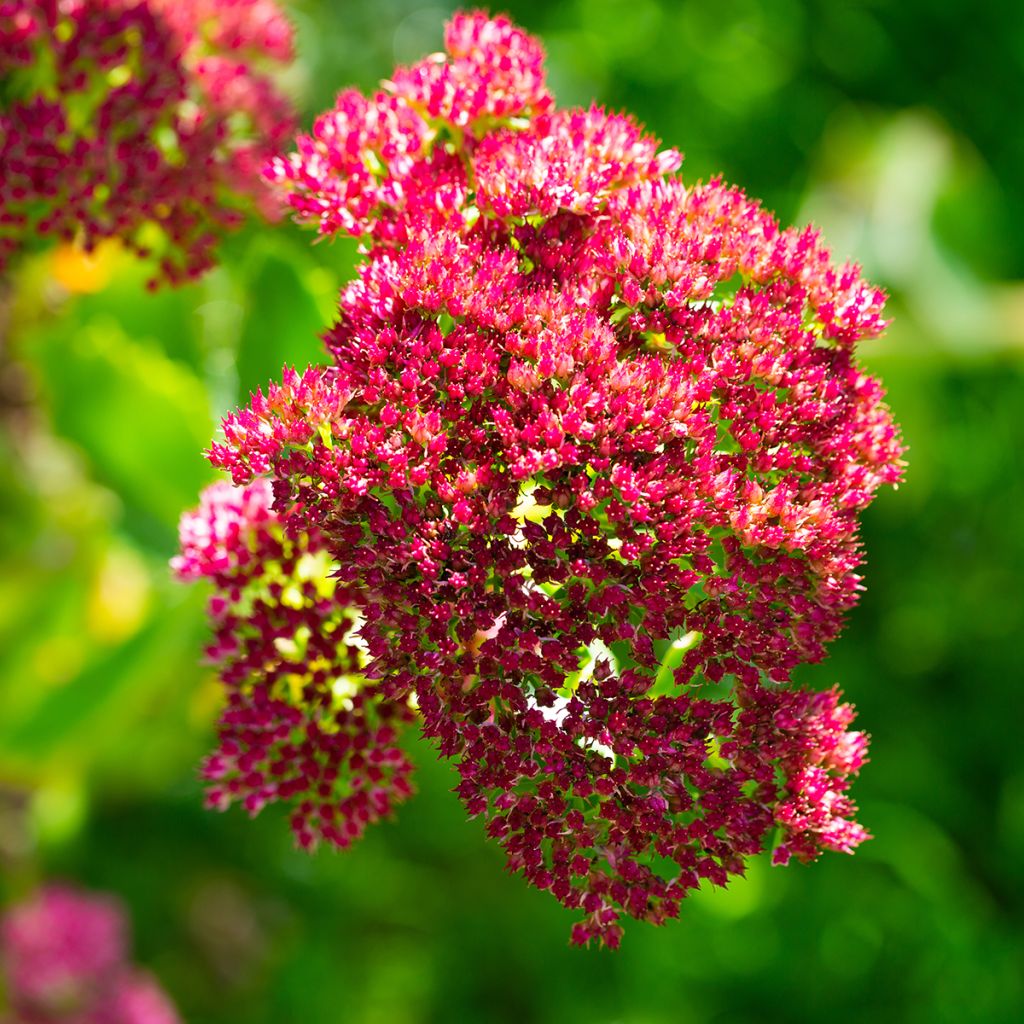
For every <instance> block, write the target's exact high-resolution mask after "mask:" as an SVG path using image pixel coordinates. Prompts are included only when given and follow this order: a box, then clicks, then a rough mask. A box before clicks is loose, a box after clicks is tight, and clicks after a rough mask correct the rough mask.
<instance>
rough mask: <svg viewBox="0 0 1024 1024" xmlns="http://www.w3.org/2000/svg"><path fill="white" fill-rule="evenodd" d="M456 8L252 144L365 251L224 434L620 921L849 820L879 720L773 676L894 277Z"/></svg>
mask: <svg viewBox="0 0 1024 1024" xmlns="http://www.w3.org/2000/svg"><path fill="white" fill-rule="evenodd" d="M446 38H447V47H448V54H447V56H446V57H432V58H428V59H427V60H426V61H424V62H422V63H421V64H419V65H416V66H414V67H413V68H411V69H405V70H402V71H399V72H398V73H397V74H396V75H395V77H394V80H393V82H392V83H386V84H385V86H384V88H383V89H382V90H381V91H380V92H379V93H377V94H376V95H375V96H373V97H372V98H369V99H367V98H364V97H362V96H359V95H358V94H357V93H355V92H351V91H348V92H344V93H342V95H341V96H340V97H339V99H338V103H337V106H336V108H335V109H334V110H332V111H330V112H328V113H326V114H324V115H322V116H321V118H320V119H319V120H318V121H317V123H316V125H315V126H314V129H313V132H312V134H311V135H310V136H305V137H301V138H300V139H299V140H298V146H297V151H296V152H295V153H294V154H293V155H292V156H291V157H290V158H288V159H280V160H278V161H277V162H276V163H275V164H274V165H273V167H272V169H271V175H272V177H273V178H274V179H275V180H276V181H277V182H278V183H279V185H280V186H281V187H282V188H283V189H284V190H285V192H286V193H287V195H288V199H289V201H290V203H291V205H292V207H293V208H294V210H295V211H296V213H297V215H298V217H299V218H300V219H302V220H307V221H310V222H312V223H313V224H315V225H316V226H317V228H318V229H319V231H320V232H321V234H325V235H333V234H335V233H338V232H347V233H349V234H352V235H354V236H357V237H358V238H360V239H361V242H362V246H363V251H364V254H365V260H364V262H363V263H362V265H361V266H360V267H359V269H358V274H357V277H356V279H355V280H354V281H353V282H351V283H350V284H349V285H348V286H347V287H346V288H345V289H344V290H343V291H342V294H341V297H340V307H339V314H338V319H337V322H336V323H335V325H334V326H333V327H332V328H331V330H330V331H329V332H328V334H327V335H326V344H327V349H328V354H329V362H328V364H327V365H326V366H324V367H311V368H309V369H308V370H306V371H305V372H304V373H302V374H299V373H296V372H294V371H287V372H286V373H285V375H284V378H283V380H282V382H281V383H280V384H272V385H270V387H269V389H268V390H267V392H266V393H263V392H260V393H258V394H257V395H255V396H254V398H253V400H252V402H251V404H250V406H249V407H248V408H246V409H244V410H241V411H240V412H237V413H234V414H232V415H231V416H229V417H228V418H227V419H226V420H225V422H224V438H223V440H222V441H219V442H217V443H215V444H214V445H213V447H212V449H211V457H212V461H213V462H214V464H215V465H217V466H220V467H222V468H223V469H225V470H227V471H229V472H230V473H231V475H232V477H233V479H234V481H235V484H236V485H238V486H244V487H246V488H252V487H254V486H255V487H263V488H265V490H264V492H263V493H265V494H268V495H269V494H270V488H271V487H272V493H273V497H274V500H273V506H272V507H273V510H274V512H273V514H274V515H275V516H279V517H281V522H282V523H285V524H287V529H288V531H289V533H290V535H294V536H295V537H302V538H305V539H304V540H303V541H302V543H308V544H313V545H314V546H316V548H317V549H318V550H323V551H325V552H326V553H327V554H328V555H329V557H330V560H331V564H332V579H336V580H337V586H338V590H337V591H336V592H335V594H334V595H333V598H332V600H333V610H332V611H326V610H325V612H324V614H325V616H327V619H326V620H329V619H330V615H334V616H342V615H344V614H347V610H348V609H357V611H358V625H357V627H356V628H355V630H354V631H353V633H352V634H351V638H352V642H358V644H359V646H360V649H361V651H362V652H363V655H362V656H363V657H364V658H365V659H366V661H365V664H364V669H365V672H366V675H367V676H368V677H371V678H372V679H373V680H374V683H373V687H374V690H373V692H374V694H375V699H380V700H381V701H387V702H390V703H391V704H392V705H393V706H396V707H401V708H403V709H404V708H406V707H408V705H409V703H410V702H413V703H414V704H415V707H416V708H417V709H418V715H419V720H420V725H421V729H422V731H423V732H424V734H425V735H426V736H427V737H429V738H430V739H432V740H434V741H435V742H436V743H437V745H438V747H439V750H440V752H441V754H442V755H443V756H445V757H448V758H451V759H453V760H454V762H455V765H456V767H457V770H458V773H459V779H460V781H459V784H458V787H457V791H458V794H459V796H460V797H461V799H462V800H463V802H464V803H465V805H466V808H467V810H468V812H469V813H470V814H471V815H480V816H482V817H483V818H484V819H485V821H486V827H487V831H488V832H489V834H490V835H491V836H492V837H494V838H495V839H496V840H497V841H498V842H500V843H501V844H502V846H503V847H504V849H505V851H506V854H507V857H508V863H509V865H510V867H511V868H513V869H515V870H517V871H519V872H521V873H522V874H523V875H524V876H525V877H526V879H527V880H528V881H529V882H530V883H531V884H533V885H534V886H536V887H538V888H540V889H543V890H548V891H550V892H551V893H552V894H553V895H554V896H555V897H556V898H557V899H559V900H560V901H561V902H562V903H563V904H565V905H566V906H567V907H569V908H572V909H574V910H576V911H577V912H578V913H579V914H580V915H581V920H580V922H579V923H578V924H577V925H576V927H575V929H574V930H573V934H572V938H573V941H574V942H578V943H586V942H588V941H589V940H590V939H594V938H596V939H598V940H599V941H601V942H603V943H607V944H610V945H616V944H617V943H618V942H619V939H620V936H621V925H620V924H619V921H620V919H621V917H622V916H623V915H626V916H630V917H634V918H638V919H642V920H646V921H649V922H652V923H655V924H658V923H662V922H663V921H665V920H666V919H667V918H670V917H673V916H675V915H676V914H677V913H678V910H679V904H680V901H681V900H682V899H683V898H684V897H685V896H686V895H687V894H688V893H689V892H690V891H691V890H693V889H694V888H696V887H697V886H698V885H700V884H701V882H702V880H704V879H708V880H710V881H711V882H712V883H714V884H717V885H725V884H726V882H727V881H728V878H729V876H730V875H736V874H742V873H743V870H744V864H745V861H746V859H747V858H748V857H749V856H751V855H754V854H756V853H758V852H759V851H761V850H762V849H763V848H765V846H766V845H771V844H772V843H773V841H774V850H775V853H774V856H775V860H776V861H777V862H780V863H781V862H785V861H786V860H788V859H789V858H790V857H796V858H798V859H800V860H810V859H813V858H814V857H816V856H817V855H818V853H819V852H821V851H822V850H838V851H846V852H848V851H850V850H852V849H853V848H854V847H855V846H856V845H857V844H858V843H859V842H861V841H862V840H863V839H865V838H866V837H867V833H866V832H865V831H864V829H863V828H862V827H861V826H859V825H858V824H856V823H855V822H854V819H853V815H854V812H855V807H854V805H853V803H852V802H851V800H850V799H849V797H848V795H847V789H848V786H849V783H850V779H851V776H852V775H853V774H855V773H856V772H857V770H858V769H859V768H860V766H861V764H862V763H863V761H864V759H865V749H866V739H865V737H864V735H863V734H861V733H857V732H853V731H851V730H850V728H849V726H850V724H851V722H852V720H853V711H852V709H851V708H850V707H849V705H847V704H844V703H842V701H841V698H840V696H839V694H838V692H837V691H831V692H828V693H816V692H812V691H807V690H804V689H801V688H800V687H798V686H796V685H795V684H794V683H793V682H792V679H791V673H792V671H793V669H794V668H795V667H796V666H798V665H799V664H801V663H804V662H809V661H817V660H820V659H821V658H822V657H823V656H824V653H825V648H826V645H827V644H828V642H829V641H831V640H832V639H833V638H834V637H835V636H836V634H837V633H838V632H839V630H840V628H841V625H842V621H843V616H844V614H845V613H846V612H847V611H848V610H849V609H850V608H851V607H852V606H853V604H854V603H855V601H856V599H857V597H858V594H859V591H860V589H861V579H860V576H859V567H860V564H861V561H862V552H861V549H860V544H859V541H858V525H857V520H858V516H859V514H860V512H861V511H862V510H863V509H864V508H865V507H866V506H867V505H868V504H869V503H870V501H871V500H872V498H873V496H874V494H875V492H876V491H877V489H878V488H879V487H880V486H882V485H884V484H895V483H896V482H897V481H898V479H899V477H900V473H901V466H902V463H901V454H902V446H901V443H900V440H899V436H898V433H897V430H896V427H895V426H894V425H893V422H892V419H891V417H890V415H889V412H888V410H887V409H886V407H885V406H884V404H883V403H882V397H883V396H882V389H881V387H880V386H879V384H878V382H877V381H875V380H874V379H873V378H871V377H870V376H868V375H867V374H865V373H864V372H863V371H862V370H861V369H860V367H859V366H858V364H857V362H856V359H855V355H854V350H855V346H856V344H857V343H858V342H859V341H860V340H862V339H864V338H870V337H874V336H876V335H878V334H879V333H880V332H881V331H882V330H883V328H884V326H885V320H884V319H883V314H882V307H883V302H884V296H883V294H882V293H881V292H880V291H878V290H877V289H875V288H873V287H871V286H870V285H868V284H867V283H865V282H864V281H863V280H862V279H861V277H860V275H859V272H858V270H857V268H856V267H854V266H849V265H838V266H837V265H836V264H834V263H833V261H832V259H831V257H830V255H829V253H828V250H827V249H826V248H825V247H824V246H823V244H822V242H821V240H820V239H819V237H818V236H817V234H816V233H815V232H814V231H813V230H810V229H808V230H802V231H801V230H795V229H784V228H782V227H780V226H779V224H778V223H777V222H776V220H775V219H774V218H773V217H772V216H771V215H770V214H769V213H767V212H766V211H764V210H763V209H762V208H761V207H760V206H759V205H758V203H757V202H755V201H753V200H751V199H749V198H747V197H746V196H745V195H744V194H743V192H741V191H740V190H739V189H736V188H733V187H731V186H728V185H726V184H725V183H724V182H722V181H720V180H717V179H715V180H712V181H710V182H708V183H705V184H692V185H689V184H684V182H683V181H682V180H680V179H679V178H677V177H675V176H674V175H673V172H674V171H675V169H676V168H677V167H678V165H679V162H680V158H679V155H678V153H676V152H675V151H674V150H662V149H660V147H659V144H658V142H657V140H656V139H653V138H652V137H650V136H649V135H647V134H646V133H645V132H644V131H643V129H642V128H641V126H639V125H638V124H636V123H635V122H634V121H633V120H631V119H630V118H628V117H626V116H624V115H619V114H610V113H608V112H606V111H603V110H601V109H599V108H590V109H585V110H565V111H558V110H554V109H553V107H552V104H551V100H550V97H549V95H548V93H547V92H546V90H545V87H544V83H543V74H542V68H541V64H540V49H539V47H538V45H537V44H536V43H535V42H533V41H532V40H529V39H528V38H527V37H525V36H523V35H522V33H519V32H518V31H517V30H515V29H513V28H512V27H511V26H509V25H508V23H507V22H505V21H503V20H498V21H490V20H488V19H487V18H486V16H484V15H482V14H472V15H461V16H459V17H457V18H456V20H455V21H454V22H453V23H452V25H451V26H450V27H449V31H448V35H447V37H446ZM254 479H255V480H256V481H257V482H256V483H253V482H252V481H253V480H254ZM260 480H263V481H270V482H271V483H268V482H260ZM223 493H227V492H223ZM242 493H243V494H244V493H250V492H248V491H246V492H242ZM239 500H242V499H239ZM185 557H186V559H188V558H189V555H188V551H187V550H186V556H185ZM249 571H251V570H249ZM218 585H220V584H218ZM327 607H328V606H326V605H325V609H326V608H327ZM326 620H325V621H326ZM307 621H308V622H309V626H310V628H311V629H312V630H313V631H314V633H315V632H316V630H317V626H316V624H315V623H314V622H313V621H312V619H309V620H307ZM245 635H246V634H245V632H244V630H243V631H237V630H235V629H233V628H232V629H229V630H228V631H227V632H226V633H225V632H224V631H223V630H221V631H219V632H218V637H219V638H220V639H219V642H220V643H222V644H228V645H230V644H238V643H239V642H240V640H239V638H242V637H245ZM242 642H244V641H242ZM328 660H329V658H328ZM260 671H262V668H260ZM272 671H273V670H272ZM378 695H379V696H378ZM358 779H359V776H358V775H357V776H356V784H358ZM303 828H304V826H302V825H300V828H299V835H300V839H303V837H304V834H305V833H304V831H303ZM303 841H304V839H303Z"/></svg>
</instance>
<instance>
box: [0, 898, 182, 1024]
mask: <svg viewBox="0 0 1024 1024" xmlns="http://www.w3.org/2000/svg"><path fill="white" fill-rule="evenodd" d="M126 931H127V929H126V926H125V920H124V915H123V913H122V912H121V909H120V907H119V906H118V905H117V904H116V902H115V901H113V900H111V899H109V898H107V897H103V896H92V895H88V894H86V893H82V892H79V891H78V890H76V889H72V888H70V887H67V886H62V885H51V886H47V887H46V888H45V889H43V890H41V891H40V892H39V893H37V894H36V896H35V897H34V898H33V899H32V900H30V901H28V902H26V903H22V904H20V905H19V906H16V907H13V908H12V909H11V910H9V911H8V912H7V914H6V915H5V916H4V917H3V919H2V920H0V968H2V971H3V975H4V978H5V980H6V984H7V995H8V999H9V1002H10V1006H11V1009H12V1010H13V1011H14V1013H15V1016H14V1017H13V1018H12V1021H13V1022H21V1021H24V1022H26V1024H28V1022H32V1024H178V1021H179V1018H178V1014H177V1012H176V1011H175V1009H174V1007H173V1006H172V1005H171V1003H170V1002H169V1000H168V999H167V996H166V995H165V994H164V992H163V990H162V989H161V988H160V986H159V985H157V983H156V982H155V981H154V980H153V979H152V978H150V977H149V975H147V974H145V973H144V972H142V971H139V970H137V969H136V968H134V967H132V966H131V965H130V964H129V963H128V961H127V935H126ZM4 1019H5V1020H7V1019H8V1018H6V1017H5V1018H4Z"/></svg>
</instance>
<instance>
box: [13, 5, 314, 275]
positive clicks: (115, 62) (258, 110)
mask: <svg viewBox="0 0 1024 1024" xmlns="http://www.w3.org/2000/svg"><path fill="white" fill-rule="evenodd" d="M0 53H2V55H0V79H3V80H4V98H3V99H2V100H0V265H2V263H3V261H4V260H6V259H7V258H9V257H10V256H11V255H12V254H13V253H15V252H16V251H18V250H19V249H20V248H22V247H23V246H25V245H26V244H31V242H32V240H33V239H35V238H36V237H40V236H43V237H45V236H52V237H57V238H63V239H66V240H69V241H71V240H76V241H79V242H80V243H81V244H82V245H84V247H85V248H86V249H91V248H93V247H94V246H95V245H96V243H97V242H99V241H100V240H102V239H104V238H111V237H114V238H118V239H120V240H121V241H122V242H123V243H124V244H125V245H127V246H128V247H129V248H130V249H132V250H134V251H135V252H137V253H139V254H140V255H143V256H149V255H153V256H154V257H155V258H156V259H157V260H158V263H159V269H158V273H157V276H156V277H155V278H154V282H153V283H154V284H155V283H156V281H157V280H158V279H160V278H163V279H166V280H168V281H171V282H180V281H183V280H186V279H188V278H192V277H196V276H198V275H199V274H200V273H202V272H203V271H204V270H206V269H208V268H209V267H210V266H212V265H213V259H214V257H213V249H214V246H215V244H216V241H217V238H218V236H219V235H221V234H222V233H223V232H224V231H226V230H229V229H231V228H233V227H235V226H237V225H238V223H239V222H240V220H241V215H242V209H243V205H244V204H243V202H242V201H243V200H245V201H249V202H255V203H256V204H257V205H258V206H259V208H260V209H261V210H262V211H263V212H264V213H265V214H270V213H273V212H274V211H276V209H277V205H276V203H274V202H273V201H272V199H271V196H270V194H269V193H268V191H267V189H266V187H265V185H264V184H263V182H262V181H261V179H260V172H261V170H262V168H263V166H264V164H265V163H266V161H267V160H268V159H269V158H270V157H271V155H273V154H274V153H275V152H277V151H278V150H279V149H280V147H281V146H282V145H283V144H284V143H285V141H286V139H287V138H288V137H289V136H290V134H291V132H292V130H293V126H294V118H293V116H292V112H291V108H290V105H289V103H288V101H287V100H286V99H285V98H284V97H283V96H282V95H281V94H280V92H279V91H278V89H277V87H276V86H275V85H274V84H273V82H272V80H271V78H270V77H269V76H268V73H267V72H268V71H269V70H271V69H272V68H273V67H274V66H276V65H280V64H283V63H284V62H285V61H287V60H289V59H290V57H291V29H290V27H289V25H288V23H287V22H286V21H285V19H284V17H283V15H282V14H281V13H280V11H279V10H278V9H277V7H276V5H275V4H274V3H273V2H272V0H46V2H42V3H38V2H30V0H3V2H0Z"/></svg>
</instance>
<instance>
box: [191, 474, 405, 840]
mask: <svg viewBox="0 0 1024 1024" xmlns="http://www.w3.org/2000/svg"><path fill="white" fill-rule="evenodd" d="M272 500H273V495H272V493H271V489H270V485H269V483H268V482H267V481H266V480H257V481H255V482H254V483H252V484H250V485H249V486H248V487H246V488H244V489H240V488H234V487H232V486H231V485H230V484H227V483H216V484H213V485H211V486H210V487H209V488H207V490H206V491H205V492H204V493H203V496H202V502H201V504H200V506H199V508H198V509H197V510H196V511H195V512H194V513H190V514H188V515H186V516H184V517H183V519H182V524H181V549H182V553H181V555H180V556H179V557H177V558H176V559H174V561H173V563H172V565H173V568H174V569H175V571H176V572H177V573H178V575H179V577H180V578H182V579H185V580H194V579H200V578H203V577H205V578H207V579H209V580H211V581H212V582H213V584H214V587H215V593H214V596H213V597H212V599H211V601H210V607H209V612H210V618H211V620H212V622H213V624H214V629H215V634H216V635H215V639H214V642H213V643H212V644H211V645H210V647H209V649H208V651H207V653H208V655H209V657H210V659H211V661H213V662H214V663H215V664H216V665H217V666H218V667H219V669H220V681H221V683H222V684H223V686H224V687H225V690H226V706H225V708H224V711H223V713H222V714H221V719H220V745H219V747H218V749H217V750H216V751H215V752H214V753H213V754H211V755H210V757H209V758H207V760H206V762H205V764H204V766H203V776H204V777H205V779H206V780H207V781H208V782H209V789H208V793H207V796H208V802H209V804H210V806H212V807H216V808H219V809H221V810H223V809H225V808H227V807H228V806H229V805H230V804H232V803H234V802H238V803H241V804H242V806H243V807H245V809H246V810H247V811H248V812H249V813H250V814H253V815H255V814H258V813H259V811H261V810H262V809H263V807H264V806H266V804H268V803H270V802H272V801H277V800H281V801H287V802H289V803H290V804H291V805H292V806H293V812H292V817H291V822H292V828H293V829H294V830H295V834H296V836H297V838H298V841H299V843H300V844H301V845H302V846H303V847H306V848H309V847H312V846H315V845H316V844H317V842H319V841H320V840H327V841H328V842H330V843H333V844H334V845H336V846H340V847H343V846H347V845H348V844H349V843H350V842H352V841H353V840H354V839H357V838H359V836H361V835H362V833H363V830H364V829H365V828H366V826H367V825H368V824H370V823H372V822H375V821H377V820H378V819H380V818H381V817H384V816H386V815H388V814H389V813H390V812H391V810H392V807H393V806H394V804H396V803H399V802H401V801H402V800H404V799H405V798H406V797H407V796H409V795H410V794H411V792H412V787H411V786H410V784H409V775H410V773H411V766H410V764H409V762H408V760H407V759H406V757H405V755H404V754H403V753H402V752H401V751H400V750H399V749H398V748H397V747H396V746H395V739H396V737H397V730H398V729H399V728H401V726H402V725H403V724H404V723H405V722H407V721H408V720H410V718H411V717H412V716H411V711H410V709H409V706H408V702H405V703H395V702H393V701H391V700H388V699H387V698H386V697H384V695H383V694H382V692H381V690H380V688H379V687H378V686H376V685H375V684H373V683H372V682H371V681H370V680H368V679H367V678H366V677H365V676H364V674H363V671H362V669H363V664H364V662H365V658H364V656H363V654H362V651H361V649H360V647H359V646H358V644H357V642H356V641H354V639H353V633H354V631H355V627H356V626H357V619H356V613H355V611H354V602H353V601H352V600H351V599H350V598H349V597H348V595H347V594H346V592H345V590H344V589H343V588H338V587H337V586H336V584H335V581H334V580H333V579H331V578H330V573H331V571H332V569H333V563H332V561H331V559H330V556H329V555H328V554H327V551H326V547H325V545H324V542H323V539H322V538H321V537H320V536H319V534H318V533H317V532H316V531H312V532H302V531H301V529H300V531H299V532H298V533H292V531H291V525H292V524H291V523H289V522H288V521H286V520H282V519H281V518H280V517H278V515H277V514H275V513H274V512H273V511H272V510H271V504H272Z"/></svg>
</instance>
